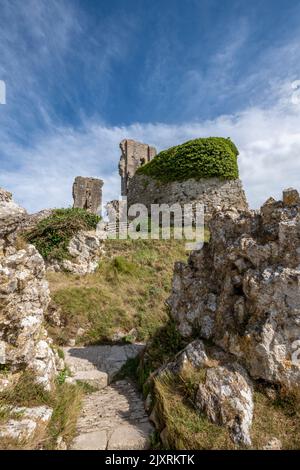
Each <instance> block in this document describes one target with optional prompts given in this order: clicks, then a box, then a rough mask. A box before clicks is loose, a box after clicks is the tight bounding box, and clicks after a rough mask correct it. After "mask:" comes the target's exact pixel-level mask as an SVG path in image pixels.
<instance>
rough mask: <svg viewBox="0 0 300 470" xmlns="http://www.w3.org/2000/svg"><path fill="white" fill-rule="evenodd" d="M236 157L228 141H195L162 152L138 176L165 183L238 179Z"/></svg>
mask: <svg viewBox="0 0 300 470" xmlns="http://www.w3.org/2000/svg"><path fill="white" fill-rule="evenodd" d="M238 154H239V152H238V149H237V148H236V146H235V144H234V143H233V142H232V141H231V140H230V139H229V138H227V139H225V138H223V137H208V138H200V139H194V140H190V141H188V142H185V143H184V144H181V145H177V146H175V147H171V148H169V149H167V150H163V151H162V152H160V153H159V154H158V155H156V157H154V158H153V160H151V161H150V162H149V163H147V164H146V165H143V166H141V167H140V168H139V169H138V170H137V173H138V174H144V175H147V176H151V177H153V178H155V179H157V180H160V181H162V182H165V183H167V182H169V181H185V180H187V179H190V178H194V179H200V178H213V177H217V178H221V179H224V180H230V179H237V178H238V177H239V172H238V164H237V157H238Z"/></svg>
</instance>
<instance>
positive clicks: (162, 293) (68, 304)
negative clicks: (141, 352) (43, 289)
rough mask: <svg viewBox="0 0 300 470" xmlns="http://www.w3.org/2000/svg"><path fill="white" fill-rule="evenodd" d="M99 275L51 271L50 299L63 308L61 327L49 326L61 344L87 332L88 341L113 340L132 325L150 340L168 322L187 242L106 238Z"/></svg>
mask: <svg viewBox="0 0 300 470" xmlns="http://www.w3.org/2000/svg"><path fill="white" fill-rule="evenodd" d="M105 249H106V257H105V258H103V259H101V261H100V264H99V269H98V270H97V272H96V273H93V274H88V275H86V276H81V277H80V276H74V275H72V274H67V273H49V275H48V280H49V285H50V290H51V297H52V299H53V301H54V303H55V304H56V305H57V306H58V307H60V310H61V317H62V321H63V324H64V327H63V328H60V327H59V328H56V327H49V331H50V334H51V335H52V336H53V338H54V339H55V341H56V343H57V344H60V345H63V344H66V343H67V342H68V340H69V339H70V338H74V337H75V336H76V332H77V330H78V328H79V327H81V328H83V329H84V330H85V331H86V333H85V335H84V336H82V338H80V341H81V342H83V343H85V344H97V343H103V342H110V341H112V340H113V337H114V334H115V333H116V332H118V331H120V330H121V331H122V332H123V333H124V334H125V335H126V334H128V333H129V332H130V330H132V329H133V328H135V329H136V332H137V338H136V339H137V340H138V341H146V340H148V339H149V338H150V337H151V336H153V335H154V332H155V331H156V330H157V329H158V328H159V327H161V326H163V325H164V324H166V322H167V321H168V315H167V311H166V307H165V300H166V298H167V297H168V296H169V293H170V288H171V280H172V276H173V266H174V262H175V261H177V260H185V259H186V251H185V242H184V241H183V240H107V241H106V243H105Z"/></svg>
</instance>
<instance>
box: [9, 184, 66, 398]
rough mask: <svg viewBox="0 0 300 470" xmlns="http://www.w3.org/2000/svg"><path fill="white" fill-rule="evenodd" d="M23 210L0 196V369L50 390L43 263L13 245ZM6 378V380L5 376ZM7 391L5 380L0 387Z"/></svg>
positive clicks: (52, 364)
mask: <svg viewBox="0 0 300 470" xmlns="http://www.w3.org/2000/svg"><path fill="white" fill-rule="evenodd" d="M26 216H27V214H26V212H25V211H24V209H22V208H21V207H19V206H18V205H17V204H15V203H14V202H13V200H12V198H11V195H10V194H9V193H7V192H5V191H3V190H0V363H1V364H2V365H4V366H7V368H8V370H9V372H10V373H11V374H12V375H13V374H14V373H18V372H20V371H24V370H26V369H30V370H32V371H33V377H36V380H37V382H38V383H40V384H42V385H43V387H44V388H45V389H47V390H50V389H51V387H52V384H53V380H54V377H55V375H56V363H57V362H59V359H58V357H57V356H56V354H55V353H54V352H53V350H52V348H51V340H50V339H49V338H48V336H47V332H46V330H45V329H44V326H43V322H44V313H45V311H46V309H47V307H48V304H49V301H50V294H49V288H48V283H47V281H46V278H45V264H44V261H43V258H42V257H41V255H40V254H39V253H38V251H37V250H36V248H35V247H34V246H33V245H29V244H26V243H25V242H24V241H22V243H21V245H20V246H19V244H20V242H19V241H18V237H17V234H18V227H19V225H20V224H22V223H23V222H24V219H26ZM8 377H9V376H8ZM7 385H9V380H8V379H7V378H6V379H5V380H4V382H3V380H2V378H1V381H0V389H1V387H2V386H3V387H5V386H7Z"/></svg>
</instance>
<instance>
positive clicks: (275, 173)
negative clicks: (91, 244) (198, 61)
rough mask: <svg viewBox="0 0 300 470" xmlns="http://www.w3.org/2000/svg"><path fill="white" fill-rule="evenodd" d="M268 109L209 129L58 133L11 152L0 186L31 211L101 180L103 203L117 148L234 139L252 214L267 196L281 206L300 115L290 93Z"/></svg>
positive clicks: (112, 191)
mask: <svg viewBox="0 0 300 470" xmlns="http://www.w3.org/2000/svg"><path fill="white" fill-rule="evenodd" d="M283 88H284V89H287V90H288V95H285V99H283V98H282V97H281V100H279V101H278V102H277V103H276V105H274V106H273V107H271V108H269V109H264V108H259V107H254V108H249V109H247V110H245V111H243V112H242V113H239V114H234V115H224V116H220V117H219V118H217V119H215V120H211V121H204V122H197V123H195V122H191V123H185V124H182V125H167V124H159V123H156V124H133V125H130V126H124V127H109V126H105V125H101V124H97V123H95V122H89V123H86V127H85V129H84V130H77V131H76V130H74V129H73V130H72V129H68V128H60V129H57V132H56V134H55V135H51V136H47V135H44V136H40V138H39V139H38V140H37V142H36V144H35V146H34V147H33V148H31V149H25V148H24V147H22V146H18V145H12V144H9V145H8V147H7V149H6V152H9V153H10V154H11V155H13V157H14V158H13V161H12V164H13V169H9V168H8V169H7V170H6V171H4V172H1V175H0V186H3V187H5V188H8V189H10V190H11V191H13V193H14V194H15V197H16V199H17V200H18V201H19V202H20V203H22V204H23V205H24V206H25V207H26V208H27V209H29V210H30V211H35V210H38V209H42V208H44V207H60V206H66V205H70V204H71V202H72V201H71V188H72V182H73V179H74V177H75V176H77V175H82V176H95V177H100V178H103V179H104V181H105V185H104V197H105V200H110V199H113V198H116V197H118V196H119V187H120V181H119V176H118V173H117V164H118V159H119V155H120V151H119V147H118V144H119V142H120V141H121V140H122V139H123V138H125V137H126V138H133V139H137V140H140V141H144V142H147V143H149V144H152V145H155V146H156V147H157V148H158V149H159V150H160V149H163V148H166V147H168V146H171V145H175V144H176V143H180V142H183V141H185V140H188V139H192V138H195V137H199V136H211V135H218V136H224V137H228V136H231V138H232V139H233V140H234V141H235V142H236V144H237V145H238V147H239V149H240V156H239V166H240V174H241V178H242V180H243V183H244V187H245V189H246V193H247V196H248V199H249V202H250V204H251V206H252V207H258V206H259V205H260V204H262V203H263V202H264V201H265V200H266V199H267V198H268V197H269V196H271V195H272V196H273V197H277V198H279V197H280V195H281V191H282V189H284V188H285V187H288V186H294V187H298V189H299V175H300V159H299V158H298V155H299V154H300V134H299V132H298V129H299V128H300V108H299V105H295V104H293V103H292V102H291V96H292V93H293V89H292V87H287V86H286V85H285V86H284V87H283Z"/></svg>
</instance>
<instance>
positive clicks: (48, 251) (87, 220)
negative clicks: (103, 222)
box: [24, 208, 100, 260]
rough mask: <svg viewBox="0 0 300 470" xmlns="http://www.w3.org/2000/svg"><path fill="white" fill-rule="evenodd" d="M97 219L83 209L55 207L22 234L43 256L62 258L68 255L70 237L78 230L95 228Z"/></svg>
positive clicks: (98, 218)
mask: <svg viewBox="0 0 300 470" xmlns="http://www.w3.org/2000/svg"><path fill="white" fill-rule="evenodd" d="M99 221H100V217H99V216H97V215H95V214H92V213H90V212H87V211H86V210H84V209H78V208H73V209H72V208H69V209H55V210H54V211H53V213H52V214H51V215H50V216H49V217H47V218H46V219H43V220H41V221H40V222H38V223H37V225H36V227H35V228H34V229H32V230H30V231H29V232H27V233H25V234H24V236H25V238H26V240H27V241H28V242H29V243H32V244H33V245H35V247H36V248H37V250H38V251H39V252H40V253H41V255H42V256H43V258H45V259H57V260H62V259H65V258H68V257H69V253H68V245H69V243H70V240H71V238H72V237H73V236H74V235H75V234H76V233H77V232H79V231H80V230H92V229H95V228H96V227H97V224H98V222H99Z"/></svg>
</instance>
